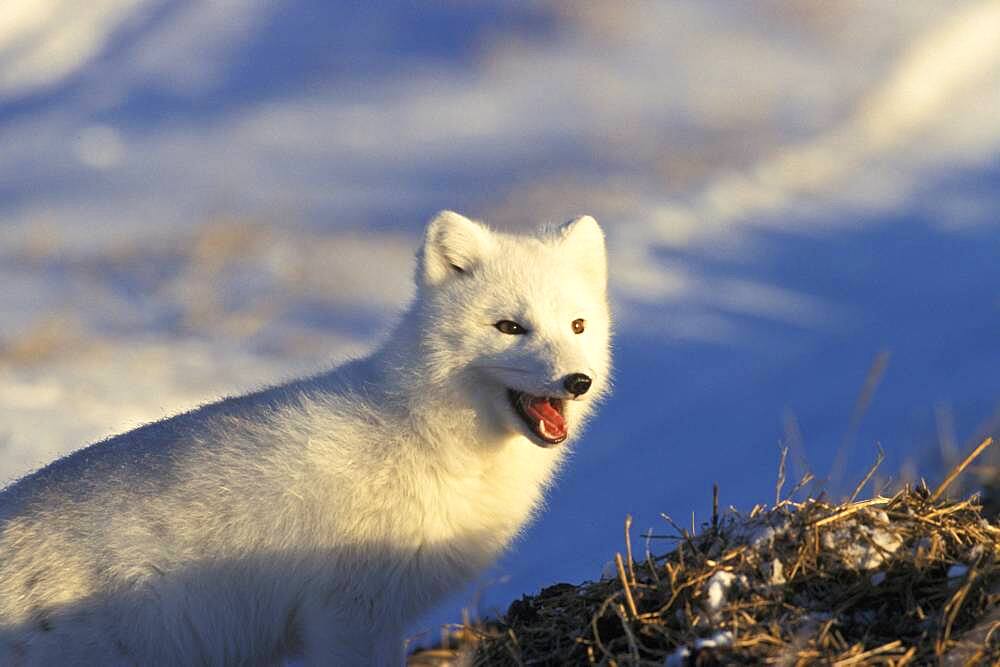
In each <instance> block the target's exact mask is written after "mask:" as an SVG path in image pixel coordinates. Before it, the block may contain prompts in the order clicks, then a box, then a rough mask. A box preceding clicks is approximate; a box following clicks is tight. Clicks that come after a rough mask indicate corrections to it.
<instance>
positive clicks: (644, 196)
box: [0, 0, 1000, 638]
mask: <svg viewBox="0 0 1000 667" xmlns="http://www.w3.org/2000/svg"><path fill="white" fill-rule="evenodd" d="M145 4H148V3H137V2H102V3H98V4H97V5H95V6H94V8H92V9H91V10H88V12H89V13H88V17H89V18H88V21H87V24H86V26H84V27H85V28H86V29H85V30H83V28H81V31H80V32H74V35H76V36H77V38H78V39H79V40H80V41H79V42H78V43H74V49H76V53H77V56H76V57H75V58H72V59H69V60H60V61H58V62H55V61H52V62H49V61H47V60H46V55H45V54H46V53H47V49H48V48H49V47H51V45H52V44H55V43H62V40H63V37H64V32H65V29H66V28H67V25H66V24H65V23H64V19H63V18H62V17H65V16H70V15H73V13H72V12H51V16H49V17H48V18H46V19H45V20H44V21H41V22H35V23H31V25H28V23H25V24H23V25H22V23H20V22H19V21H21V20H25V21H27V20H28V18H30V17H31V16H32V15H33V12H34V11H35V10H33V9H32V7H33V6H34V4H33V2H32V0H8V2H7V3H5V4H4V7H5V8H14V9H18V8H20V9H21V10H23V11H22V12H21V14H18V16H21V17H22V19H18V20H14V19H13V18H11V17H8V18H11V20H10V21H6V22H5V23H4V25H5V26H7V29H6V30H5V31H0V32H2V34H0V51H4V50H5V49H8V48H11V49H14V51H12V52H11V54H12V57H14V58H15V61H16V63H17V68H16V71H15V70H11V72H13V73H12V74H10V76H6V78H3V80H2V81H0V102H2V104H0V145H2V146H3V150H2V151H0V195H2V196H0V220H2V224H0V284H2V287H0V483H2V481H6V480H10V479H13V478H15V477H17V476H19V475H21V474H24V473H25V472H27V471H28V470H30V469H32V468H35V467H37V466H40V465H43V464H44V463H46V462H47V461H49V460H51V459H52V458H53V457H55V456H58V455H59V454H62V453H65V452H67V451H69V450H71V449H74V448H76V447H79V446H80V445H82V444H84V443H87V442H90V441H93V440H96V439H98V438H101V437H104V436H106V435H109V434H112V433H115V432H119V431H121V430H124V429H127V428H131V427H133V426H135V425H137V424H140V423H143V422H146V421H149V420H153V419H158V418H160V417H163V416H166V415H168V414H171V413H174V412H177V411H180V410H184V409H187V408H190V407H192V406H194V405H196V404H198V403H201V402H204V401H207V400H211V399H213V398H216V397H218V396H220V395H222V394H230V393H237V392H242V391H246V390H248V389H251V388H255V387H257V386H259V385H261V384H264V383H270V382H274V381H278V380H281V379H283V378H286V377H289V376H291V375H295V374H299V373H303V372H310V371H312V370H316V369H318V368H322V367H324V366H326V365H329V364H330V363H334V362H336V361H338V360H341V359H344V358H347V357H350V356H353V355H357V354H361V353H363V352H364V350H365V349H368V348H370V347H371V346H372V345H373V344H374V343H375V342H376V341H377V340H378V336H379V335H380V332H381V331H384V329H385V327H386V325H387V324H389V322H390V321H391V320H392V318H393V317H394V313H396V312H398V311H399V309H400V307H401V306H402V305H403V304H404V303H405V301H406V299H407V298H408V297H409V295H410V293H411V289H412V288H411V283H410V279H411V273H412V268H413V251H414V249H415V247H416V244H417V243H418V240H419V234H420V228H421V225H422V223H423V222H424V220H426V219H427V217H428V216H429V215H430V214H431V213H433V212H434V211H436V210H438V209H441V208H445V207H448V208H455V209H458V210H462V211H465V212H468V213H469V214H471V215H475V216H480V217H484V218H486V219H487V220H489V221H491V222H493V223H495V224H496V225H498V226H501V227H504V228H507V229H515V230H517V229H524V228H526V227H528V226H533V225H534V224H535V223H536V222H537V221H539V220H560V219H566V218H568V217H570V216H572V215H574V214H577V213H580V212H583V211H587V212H590V213H593V214H595V216H596V217H597V218H598V219H599V220H601V221H602V222H603V223H605V229H606V230H607V233H608V243H609V250H610V253H611V280H612V295H611V296H612V301H613V306H614V310H615V313H616V329H617V331H616V340H615V360H616V372H615V384H616V389H615V392H614V395H613V396H612V398H611V399H610V400H609V401H608V403H607V404H606V405H605V406H604V407H603V408H602V410H601V411H600V414H599V415H598V417H597V418H596V419H595V420H594V421H593V423H592V425H591V426H590V428H589V430H588V434H587V436H586V438H585V439H584V441H583V442H581V443H579V446H578V447H577V448H576V450H575V452H574V454H573V456H572V457H571V460H570V461H569V463H568V465H567V467H566V469H565V471H564V474H563V475H562V476H561V479H560V481H559V482H558V483H557V484H556V485H555V486H554V488H553V489H551V490H550V493H549V497H548V502H547V507H546V508H545V510H544V512H542V513H541V515H540V518H539V520H538V522H537V523H536V524H535V525H534V526H532V527H531V528H530V529H528V530H527V531H526V533H525V535H524V538H523V539H522V540H521V541H520V542H519V543H518V544H517V545H516V546H515V548H514V550H513V551H512V552H511V553H510V555H509V556H507V557H505V558H504V559H503V560H502V561H501V562H500V563H498V564H497V566H496V567H495V568H494V569H493V570H491V571H490V572H489V573H487V574H486V575H484V577H483V579H482V581H481V582H479V583H477V584H476V585H475V586H472V587H470V589H469V590H466V591H463V592H462V593H461V594H459V595H457V596H455V597H454V598H452V599H451V600H449V601H448V602H447V603H446V604H445V605H443V606H442V608H441V609H440V610H438V611H436V612H435V613H434V614H431V615H429V616H428V617H427V618H426V619H424V621H423V622H422V623H421V624H420V626H419V627H417V628H414V632H419V631H425V630H426V631H427V635H426V636H429V637H431V638H434V637H437V636H438V633H437V632H436V630H434V629H433V628H434V627H435V626H436V625H437V624H438V623H440V622H450V621H455V620H456V619H458V618H460V617H461V616H460V609H461V608H462V607H463V606H467V605H473V606H476V605H478V606H479V611H481V612H482V613H483V614H488V613H490V612H492V611H495V610H502V609H504V608H505V607H506V605H507V604H508V603H509V602H510V601H511V600H512V599H514V598H516V597H518V596H520V595H521V594H523V593H528V592H534V591H537V590H538V589H539V588H540V587H541V586H543V585H546V584H550V583H552V582H553V581H579V580H584V579H589V578H593V577H594V576H595V574H596V573H598V572H600V570H601V566H602V564H604V563H605V562H606V561H607V560H608V558H609V556H611V555H612V554H613V553H614V552H615V551H616V550H620V549H621V547H620V544H621V539H622V538H621V527H622V520H623V518H624V516H625V515H626V514H627V513H631V514H632V515H633V516H634V517H635V522H634V525H635V527H636V528H637V529H638V530H639V531H640V532H644V531H645V529H646V528H647V527H654V528H655V529H654V533H655V532H657V531H659V530H661V523H660V520H659V514H660V512H666V513H668V514H670V515H672V516H677V517H682V516H684V517H686V516H688V515H689V514H690V512H691V511H692V510H695V511H697V512H698V517H699V518H700V519H701V520H705V518H706V517H707V516H708V514H709V512H710V502H711V486H712V484H713V483H718V485H719V488H720V493H721V497H722V502H723V504H724V505H735V506H737V507H740V508H743V509H746V508H748V507H749V506H751V505H752V504H753V503H756V502H760V501H763V500H766V499H768V498H770V497H771V494H772V493H773V489H774V480H775V477H776V473H777V458H778V456H777V451H776V447H775V443H776V442H778V441H781V442H783V443H784V444H787V445H789V446H792V447H793V451H792V455H791V456H790V457H789V468H790V470H789V479H790V480H792V479H797V478H798V475H799V474H800V473H802V472H803V471H804V470H805V468H806V467H808V469H810V470H811V471H812V472H814V473H816V474H817V477H819V478H821V479H822V478H824V477H825V476H826V475H827V474H828V473H831V472H832V471H831V466H832V465H833V461H834V459H835V457H836V453H837V452H838V451H839V450H841V449H843V450H844V451H845V453H846V456H845V457H844V460H846V461H847V462H848V464H847V466H846V467H845V468H844V469H843V470H841V471H838V476H839V479H836V480H831V482H829V484H828V485H827V487H826V488H825V490H826V491H828V492H830V493H831V494H833V495H837V494H839V493H843V492H845V491H847V492H849V491H850V487H852V486H853V482H854V480H856V479H858V478H859V477H860V476H861V475H863V474H864V472H865V470H866V469H867V467H868V465H869V464H870V462H871V461H872V460H873V458H874V443H875V442H881V443H882V444H883V447H884V448H885V451H886V455H887V460H886V461H885V463H884V464H883V466H882V469H881V470H882V472H884V473H885V474H888V475H893V476H894V478H898V473H899V472H900V471H904V470H910V471H912V472H911V473H910V474H912V475H923V476H926V477H927V478H928V479H929V480H932V479H937V478H939V477H940V471H941V467H942V466H941V462H940V460H939V456H938V454H937V452H938V451H939V447H938V441H939V435H938V433H939V430H940V427H941V426H942V425H945V424H946V425H947V429H946V430H948V431H949V433H948V434H946V435H947V436H948V437H947V439H948V440H949V441H954V442H956V443H957V444H958V447H959V449H961V447H962V446H963V445H964V444H965V443H966V442H967V441H971V440H973V439H974V436H975V435H976V429H978V428H980V427H981V425H982V424H987V423H989V422H988V420H989V419H991V415H993V414H994V412H995V409H996V401H997V397H996V387H995V381H994V378H995V377H996V372H991V370H994V369H1000V347H998V346H997V345H996V344H995V341H994V338H995V335H994V334H993V333H992V332H994V331H995V329H996V326H995V319H996V308H995V303H996V294H995V291H996V290H995V285H996V284H998V282H1000V264H998V263H997V262H996V257H998V256H1000V231H998V223H997V218H996V215H995V211H996V210H998V205H1000V195H998V193H1000V187H998V185H1000V168H997V166H996V156H997V154H998V153H1000V125H998V124H997V123H996V121H995V118H996V109H997V108H1000V66H998V64H997V63H998V50H1000V46H998V45H1000V42H997V41H996V40H995V39H993V36H994V35H995V34H996V33H997V29H996V24H997V18H996V15H997V10H995V9H993V5H991V4H989V3H952V2H947V1H937V2H935V1H929V2H926V3H920V7H919V9H912V8H908V7H902V6H897V5H891V6H890V5H885V6H882V5H878V4H871V5H865V6H864V7H863V8H860V9H858V11H852V12H848V13H843V12H840V13H837V12H832V13H831V12H826V11H823V10H818V9H817V10H809V11H806V12H800V13H796V14H794V15H786V14H782V15H781V16H780V20H778V18H779V17H778V15H777V14H775V15H772V14H770V12H771V11H772V10H768V9H764V10H761V11H762V12H763V14H760V15H758V14H756V13H754V12H748V11H747V10H745V9H743V8H740V7H739V6H735V5H726V4H712V3H698V2H681V3H662V4H657V5H652V4H649V5H640V4H636V5H629V6H628V8H627V9H622V8H619V9H617V10H616V11H614V12H604V11H601V10H595V9H588V7H589V5H586V3H582V4H579V5H573V6H572V7H570V8H567V7H564V6H560V8H559V9H557V10H553V9H551V8H550V7H549V6H548V5H547V4H546V3H531V4H529V5H524V6H518V7H517V8H514V7H510V6H507V5H498V4H496V3H487V4H486V5H482V6H480V5H451V4H445V5H443V6H441V7H436V8H435V9H434V10H433V11H416V10H413V9H411V8H408V7H405V6H403V5H397V4H392V3H390V4H389V5H381V4H379V3H369V4H367V5H365V6H364V8H363V9H359V10H358V12H357V13H356V14H354V15H352V20H345V16H344V12H343V7H342V6H341V5H339V4H338V3H322V2H318V1H315V0H314V1H310V2H305V3H297V4H295V5H288V6H281V7H280V8H275V9H268V10H263V9H260V8H258V7H256V5H254V4H253V3H249V4H248V3H240V2H233V3H220V4H217V5H216V4H212V6H211V7H208V6H202V5H201V4H199V3H186V4H185V3H181V4H180V5H178V8H175V9H172V10H170V11H163V12H151V13H143V11H142V9H141V7H143V6H145ZM404 5H405V3H404ZM15 13H16V12H15ZM751 14H753V15H751ZM24 17H27V18H24ZM772 19H774V20H772ZM359 26H360V28H359ZM19 31H20V32H19ZM5 52H6V51H5ZM319 54H322V56H321V55H319ZM12 62H14V61H12ZM346 62H349V63H352V66H351V67H349V68H347V67H340V66H338V65H336V63H346ZM250 63H252V64H253V65H252V66H251V65H249V64H250ZM747 100H752V101H753V102H752V103H749V104H748V103H746V101H747ZM883 349H888V350H889V351H890V352H891V357H890V359H891V360H890V363H889V366H888V368H887V371H886V373H885V376H884V379H883V381H882V383H881V384H880V386H879V387H878V389H877V391H876V393H875V395H874V397H873V400H872V402H871V404H870V406H869V408H868V410H867V412H866V413H865V414H864V415H863V417H862V418H861V419H860V420H859V421H858V422H857V428H856V429H853V430H850V429H849V425H850V424H851V419H852V410H853V409H854V405H855V402H856V399H857V396H858V393H859V391H860V388H861V387H862V386H863V384H864V381H865V376H866V374H867V372H868V369H869V367H870V366H871V363H872V360H873V359H874V358H875V356H876V355H877V354H878V352H879V351H880V350H883ZM942 414H944V415H948V416H949V417H948V419H946V420H942V419H940V418H939V416H940V415H942ZM904 464H905V465H904ZM791 483H792V482H789V484H786V492H787V490H788V488H789V486H790V484H791ZM808 490H809V491H812V490H814V489H813V488H812V487H810V489H808ZM865 530H866V531H867V532H865V533H864V534H862V532H861V531H860V529H859V528H858V527H857V526H853V527H851V526H847V527H844V528H843V529H842V530H841V532H836V531H832V537H831V539H837V540H838V541H839V540H844V541H849V543H850V544H852V545H853V546H852V549H851V550H850V556H849V560H850V565H851V566H852V567H856V568H857V569H860V570H866V571H868V570H871V571H874V570H877V569H878V567H879V566H880V564H881V563H882V561H883V560H884V557H885V556H884V554H885V553H892V552H893V551H895V550H896V549H898V548H899V547H900V545H898V544H896V543H895V541H894V540H893V539H892V537H891V536H890V535H888V534H887V533H885V532H884V531H880V530H878V529H877V528H873V529H871V530H868V529H865ZM782 536H783V526H782V525H780V524H776V525H769V524H766V523H763V522H762V523H759V524H755V525H754V526H753V528H752V529H751V532H750V534H748V535H747V536H746V537H747V540H748V541H749V543H751V544H753V545H755V546H761V547H762V548H763V547H764V546H769V545H771V544H773V542H774V540H775V539H780V538H781V537H782ZM868 540H871V542H874V544H876V545H878V547H877V548H876V547H872V546H871V544H870V543H869V541H868ZM653 548H654V551H656V550H658V549H659V548H662V550H666V549H667V548H669V543H667V542H655V543H654V544H653ZM969 562H972V560H971V559H970V561H969ZM779 565H780V563H778V564H772V565H771V567H772V578H773V580H774V581H777V580H778V579H779V578H780V576H783V572H779V570H780V568H779V567H778V566H779ZM876 575H877V573H875V575H873V576H876ZM717 584H718V586H717V589H718V593H719V595H720V596H721V597H720V599H721V598H722V597H724V595H725V592H726V588H725V586H724V585H723V584H722V582H721V579H720V580H719V581H718V582H717ZM479 600H482V602H481V603H480V602H479ZM720 604H721V602H720Z"/></svg>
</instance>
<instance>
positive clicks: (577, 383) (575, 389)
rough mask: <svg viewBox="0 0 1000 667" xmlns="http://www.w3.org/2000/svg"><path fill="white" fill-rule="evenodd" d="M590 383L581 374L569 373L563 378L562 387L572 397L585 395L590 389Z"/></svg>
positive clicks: (587, 377)
mask: <svg viewBox="0 0 1000 667" xmlns="http://www.w3.org/2000/svg"><path fill="white" fill-rule="evenodd" d="M591 382H592V380H591V379H590V377H589V376H587V375H584V374H583V373H570V374H569V375H567V376H566V377H565V378H563V386H564V387H566V391H568V392H569V393H571V394H573V395H574V396H580V395H582V394H586V393H587V390H588V389H590V383H591Z"/></svg>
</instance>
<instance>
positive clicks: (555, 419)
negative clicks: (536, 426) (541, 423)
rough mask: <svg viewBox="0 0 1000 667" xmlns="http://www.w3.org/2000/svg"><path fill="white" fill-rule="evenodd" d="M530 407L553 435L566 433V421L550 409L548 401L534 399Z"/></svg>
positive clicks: (550, 405) (552, 408)
mask: <svg viewBox="0 0 1000 667" xmlns="http://www.w3.org/2000/svg"><path fill="white" fill-rule="evenodd" d="M531 407H532V409H534V410H535V412H537V413H538V416H539V417H541V418H542V419H544V420H545V424H546V426H548V427H549V430H550V431H552V432H554V433H565V432H566V420H565V419H563V416H562V415H561V414H559V411H558V410H556V409H555V408H554V407H552V404H551V403H549V401H548V399H545V398H536V399H534V400H532V401H531Z"/></svg>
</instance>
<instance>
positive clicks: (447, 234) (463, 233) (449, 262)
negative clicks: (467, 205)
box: [417, 211, 493, 285]
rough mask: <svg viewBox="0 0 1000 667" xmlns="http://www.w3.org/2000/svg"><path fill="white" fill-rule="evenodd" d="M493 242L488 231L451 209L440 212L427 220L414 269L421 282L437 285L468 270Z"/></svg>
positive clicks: (483, 255) (487, 251) (486, 252)
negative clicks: (422, 243)
mask: <svg viewBox="0 0 1000 667" xmlns="http://www.w3.org/2000/svg"><path fill="white" fill-rule="evenodd" d="M492 245H493V238H492V235H491V234H490V230H489V229H487V228H486V227H485V226H483V225H481V224H479V223H478V222H474V221H472V220H469V219H468V218H466V217H465V216H464V215H459V214H458V213H455V212H454V211H441V212H440V213H438V214H437V215H435V216H434V218H433V219H431V221H430V222H429V223H427V232H426V234H425V235H424V247H423V248H422V249H421V251H420V255H419V257H418V259H417V272H418V275H419V276H420V280H421V281H422V282H423V283H424V284H425V285H439V284H441V283H442V282H444V281H445V280H447V279H448V278H450V277H452V276H455V275H461V274H463V273H468V272H469V271H471V270H472V268H473V267H474V266H475V265H476V264H477V263H478V262H479V261H480V260H481V259H482V258H483V257H485V256H486V255H487V254H488V253H489V251H490V248H491V247H492Z"/></svg>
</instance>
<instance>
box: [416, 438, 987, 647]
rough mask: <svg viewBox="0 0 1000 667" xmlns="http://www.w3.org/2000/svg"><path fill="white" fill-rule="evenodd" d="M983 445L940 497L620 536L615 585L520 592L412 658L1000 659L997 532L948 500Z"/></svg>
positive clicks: (782, 505)
mask: <svg viewBox="0 0 1000 667" xmlns="http://www.w3.org/2000/svg"><path fill="white" fill-rule="evenodd" d="M990 444H991V440H990V439H989V438H987V439H986V440H985V441H984V442H983V443H982V444H981V445H980V446H979V447H977V448H976V449H975V450H974V452H973V453H972V454H970V456H968V457H966V459H965V460H963V461H962V462H961V463H959V464H958V465H957V466H956V468H955V470H953V471H952V473H951V474H949V475H948V476H947V477H946V478H945V481H944V482H943V483H942V484H941V485H940V486H939V487H938V488H936V489H935V490H934V491H931V490H929V489H928V488H927V487H926V485H924V484H920V485H916V486H906V487H904V488H903V489H902V490H900V491H899V492H898V493H896V494H895V495H892V496H890V497H885V496H881V495H876V496H874V497H871V498H867V499H864V500H856V499H855V498H856V496H857V492H858V489H856V491H855V494H854V496H852V498H851V500H849V501H847V502H844V503H840V504H833V503H829V502H826V501H824V500H822V499H808V500H805V501H803V502H795V501H792V500H788V499H786V500H781V499H780V496H779V499H778V501H777V502H776V504H775V505H771V506H765V505H758V506H756V507H754V508H753V509H751V510H750V511H749V512H747V513H741V512H737V511H735V510H730V511H729V512H728V513H725V514H723V515H721V516H718V515H716V514H715V513H713V520H712V523H710V524H706V525H705V526H704V529H703V531H702V532H701V533H700V534H692V533H691V532H689V531H688V530H686V529H683V528H680V527H679V526H677V525H676V524H672V525H673V530H675V531H676V532H675V533H674V534H671V535H665V536H659V537H660V538H666V539H672V540H675V542H676V544H675V546H674V548H673V549H672V550H669V551H668V552H667V553H665V554H663V555H661V556H657V557H654V556H652V555H647V557H646V559H645V560H643V561H634V560H633V559H632V558H631V557H630V556H629V554H630V553H631V542H630V540H628V539H627V540H626V545H627V547H628V548H627V550H626V556H625V557H624V558H623V556H622V554H620V553H617V554H615V556H614V563H615V567H614V573H613V575H612V576H608V577H606V578H605V579H603V580H601V581H597V582H587V583H583V584H580V585H570V584H565V583H560V584H555V585H553V586H549V587H548V588H545V589H543V590H542V591H541V592H540V593H538V594H537V595H533V596H526V597H523V598H522V599H520V600H517V601H515V602H514V603H513V604H511V606H510V608H509V609H508V610H507V613H506V614H505V615H504V616H503V617H502V618H501V619H499V620H497V621H494V622H489V623H486V624H479V625H469V624H463V625H461V626H459V627H457V628H455V629H454V631H453V632H452V635H451V637H450V638H449V644H450V646H452V647H454V648H439V649H436V650H435V651H433V652H429V653H426V654H419V655H416V656H413V657H412V658H411V663H410V664H411V665H440V664H465V665H567V664H570V665H572V664H579V665H589V664H594V665H678V666H680V665H712V664H734V663H735V664H782V665H802V664H815V663H820V664H831V665H838V666H841V667H846V666H848V665H876V664H877V665H897V666H898V665H908V664H927V663H946V664H955V665H963V664H965V665H978V664H1000V526H998V525H997V524H996V523H994V522H991V521H988V520H986V519H985V518H983V516H982V513H981V508H980V506H979V503H978V499H977V497H975V496H973V497H971V498H967V499H963V500H949V499H947V498H946V493H945V492H946V490H947V488H948V486H949V485H950V484H951V483H952V482H953V481H954V479H955V478H956V477H957V476H958V474H960V473H961V472H962V470H964V469H965V468H966V467H967V466H968V465H969V464H970V463H971V462H972V460H973V459H974V458H975V457H977V456H979V455H980V454H981V453H982V452H983V451H984V450H986V449H987V448H989V446H990ZM870 476H871V473H870V474H869V475H868V477H870ZM859 487H860V485H859ZM779 493H780V491H779Z"/></svg>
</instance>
